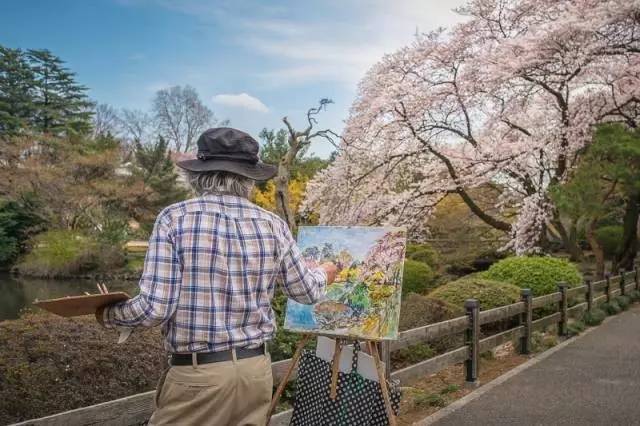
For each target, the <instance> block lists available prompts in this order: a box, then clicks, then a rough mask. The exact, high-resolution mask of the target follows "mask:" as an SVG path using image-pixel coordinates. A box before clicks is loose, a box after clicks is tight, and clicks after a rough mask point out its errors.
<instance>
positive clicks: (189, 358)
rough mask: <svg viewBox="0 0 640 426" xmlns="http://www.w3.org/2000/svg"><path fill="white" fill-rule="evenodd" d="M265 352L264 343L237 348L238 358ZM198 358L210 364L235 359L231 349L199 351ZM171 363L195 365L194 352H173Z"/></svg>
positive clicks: (251, 356) (250, 356)
mask: <svg viewBox="0 0 640 426" xmlns="http://www.w3.org/2000/svg"><path fill="white" fill-rule="evenodd" d="M264 354H265V350H264V345H261V346H260V347H259V348H255V349H246V348H237V349H236V359H245V358H253V357H254V356H260V355H264ZM196 359H197V363H198V364H210V363H212V362H223V361H231V360H232V359H233V355H232V354H231V350H230V349H229V350H226V351H220V352H197V353H196ZM169 364H171V365H193V355H192V354H171V359H170V360H169Z"/></svg>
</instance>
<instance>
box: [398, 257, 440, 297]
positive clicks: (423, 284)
mask: <svg viewBox="0 0 640 426" xmlns="http://www.w3.org/2000/svg"><path fill="white" fill-rule="evenodd" d="M434 285H435V274H434V273H433V270H432V269H431V268H430V267H429V265H427V264H426V263H422V262H418V261H416V260H411V259H406V260H405V261H404V271H403V273H402V295H403V297H406V296H407V295H409V294H410V293H418V294H424V293H425V292H427V291H429V290H431V289H432V288H433V287H434Z"/></svg>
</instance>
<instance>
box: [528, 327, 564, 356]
mask: <svg viewBox="0 0 640 426" xmlns="http://www.w3.org/2000/svg"><path fill="white" fill-rule="evenodd" d="M557 344H558V338H557V337H556V335H555V334H550V333H541V332H539V331H534V332H533V333H532V334H531V349H532V351H533V352H534V353H537V352H543V351H546V350H547V349H550V348H552V347H554V346H556V345H557Z"/></svg>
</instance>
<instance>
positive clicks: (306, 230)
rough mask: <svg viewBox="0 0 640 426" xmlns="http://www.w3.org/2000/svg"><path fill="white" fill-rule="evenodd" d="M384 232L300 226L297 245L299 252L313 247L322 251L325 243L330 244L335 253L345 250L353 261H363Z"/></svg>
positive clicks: (356, 227) (355, 228)
mask: <svg viewBox="0 0 640 426" xmlns="http://www.w3.org/2000/svg"><path fill="white" fill-rule="evenodd" d="M386 232H389V229H388V228H377V227H370V226H367V227H359V226H351V227H342V226H310V227H308V226H301V227H300V230H299V232H298V245H299V246H300V250H304V249H306V248H308V247H314V246H315V247H318V248H319V249H322V246H323V245H324V244H325V243H330V244H331V245H332V246H333V249H334V251H335V252H336V253H339V252H340V251H342V250H347V251H349V253H350V254H351V256H352V257H353V258H354V259H355V260H359V261H363V260H364V258H365V257H366V255H367V253H368V252H369V249H370V248H371V247H373V245H374V244H375V242H376V240H378V239H379V238H381V237H382V236H384V234H385V233H386Z"/></svg>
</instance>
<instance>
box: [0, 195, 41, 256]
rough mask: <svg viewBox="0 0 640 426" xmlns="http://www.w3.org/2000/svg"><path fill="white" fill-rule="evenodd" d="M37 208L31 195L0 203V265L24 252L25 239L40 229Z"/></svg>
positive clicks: (38, 207)
mask: <svg viewBox="0 0 640 426" xmlns="http://www.w3.org/2000/svg"><path fill="white" fill-rule="evenodd" d="M39 209H40V206H39V205H38V203H37V201H35V200H34V199H33V198H32V197H26V198H24V199H21V200H5V201H3V202H2V204H0V265H9V264H11V263H12V262H13V261H14V260H15V259H16V258H17V256H18V255H20V254H22V253H23V252H24V250H25V243H26V241H27V240H28V239H29V238H30V237H31V236H32V235H34V234H35V233H37V232H38V231H39V230H41V228H42V226H43V219H42V218H41V217H40V215H39Z"/></svg>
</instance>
